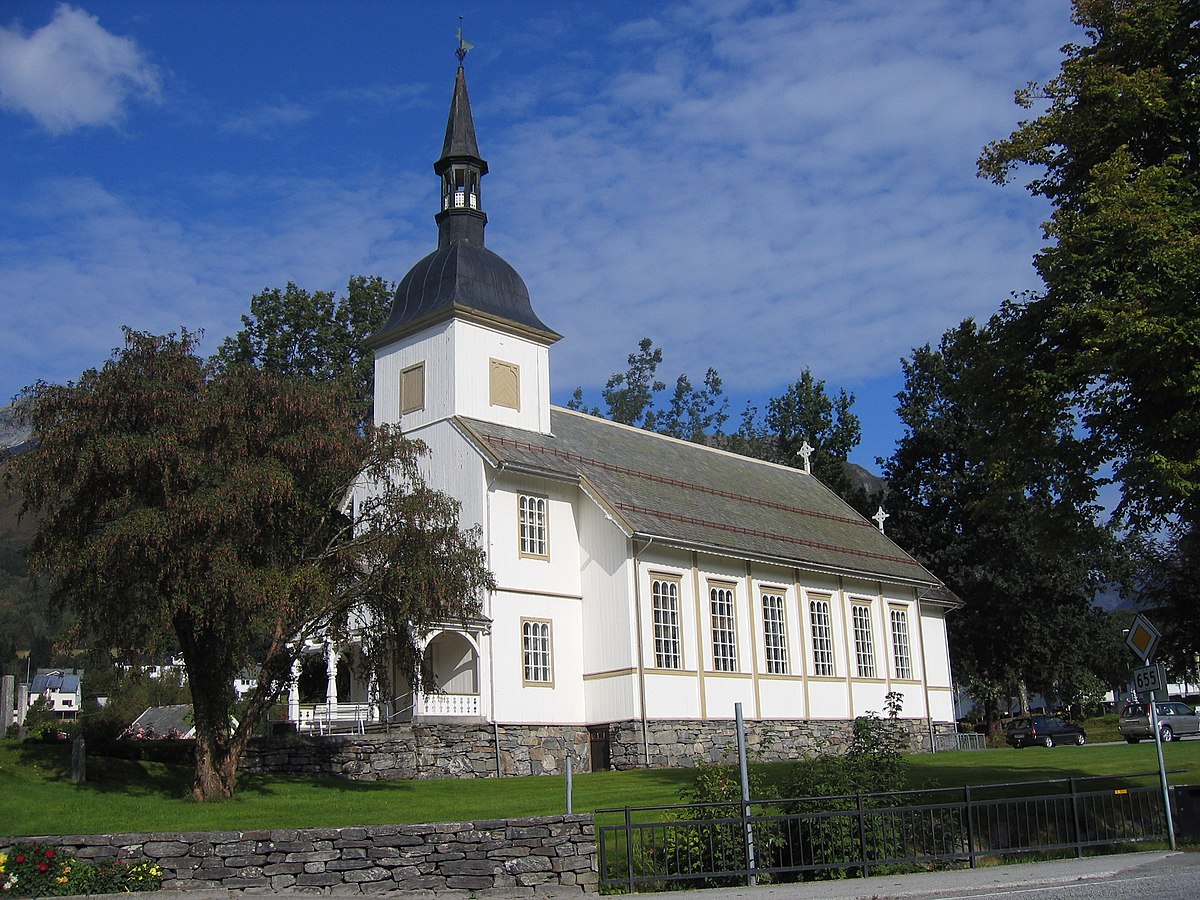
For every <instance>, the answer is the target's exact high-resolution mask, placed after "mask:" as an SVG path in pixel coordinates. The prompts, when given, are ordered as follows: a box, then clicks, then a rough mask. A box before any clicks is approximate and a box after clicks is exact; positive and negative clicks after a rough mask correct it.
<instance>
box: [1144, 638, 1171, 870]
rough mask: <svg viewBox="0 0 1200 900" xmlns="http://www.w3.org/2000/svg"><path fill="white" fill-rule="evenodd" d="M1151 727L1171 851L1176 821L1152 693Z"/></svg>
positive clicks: (1156, 709)
mask: <svg viewBox="0 0 1200 900" xmlns="http://www.w3.org/2000/svg"><path fill="white" fill-rule="evenodd" d="M1146 665H1150V661H1149V660H1146ZM1150 727H1151V728H1152V729H1153V731H1154V749H1155V750H1156V751H1157V752H1158V780H1159V783H1160V784H1161V785H1162V795H1163V808H1164V809H1166V811H1167V837H1168V838H1169V839H1170V841H1171V850H1173V851H1174V850H1176V849H1177V848H1176V846H1175V821H1174V818H1173V817H1172V815H1171V789H1170V787H1169V786H1168V785H1167V762H1166V759H1165V758H1164V757H1163V748H1162V732H1160V731H1159V730H1158V701H1157V700H1156V699H1155V697H1154V692H1153V691H1151V692H1150Z"/></svg>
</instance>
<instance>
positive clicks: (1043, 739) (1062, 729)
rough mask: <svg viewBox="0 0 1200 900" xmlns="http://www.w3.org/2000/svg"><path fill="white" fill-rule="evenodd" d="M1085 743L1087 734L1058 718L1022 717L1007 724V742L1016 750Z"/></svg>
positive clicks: (1076, 726)
mask: <svg viewBox="0 0 1200 900" xmlns="http://www.w3.org/2000/svg"><path fill="white" fill-rule="evenodd" d="M1086 741H1087V732H1085V731H1084V730H1083V729H1082V728H1080V727H1079V726H1078V725H1072V724H1071V723H1070V722H1065V721H1063V720H1062V719H1060V718H1059V717H1058V716H1023V717H1022V718H1020V719H1013V720H1012V721H1011V722H1009V723H1008V742H1009V743H1010V744H1012V745H1013V746H1014V747H1016V748H1017V749H1018V750H1020V749H1021V748H1022V747H1029V746H1032V745H1033V744H1041V745H1042V746H1043V747H1053V746H1054V745H1055V744H1065V743H1070V744H1083V743H1085V742H1086Z"/></svg>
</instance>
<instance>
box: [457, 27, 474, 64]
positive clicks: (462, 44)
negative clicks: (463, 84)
mask: <svg viewBox="0 0 1200 900" xmlns="http://www.w3.org/2000/svg"><path fill="white" fill-rule="evenodd" d="M462 23H463V17H462V16H459V17H458V49H457V50H455V51H454V55H455V56H457V57H458V64H459V65H460V66H461V65H462V64H463V60H464V59H466V58H467V53H468V52H469V51H471V50H474V49H475V45H474V44H472V43H471V42H469V41H464V40H463V36H462Z"/></svg>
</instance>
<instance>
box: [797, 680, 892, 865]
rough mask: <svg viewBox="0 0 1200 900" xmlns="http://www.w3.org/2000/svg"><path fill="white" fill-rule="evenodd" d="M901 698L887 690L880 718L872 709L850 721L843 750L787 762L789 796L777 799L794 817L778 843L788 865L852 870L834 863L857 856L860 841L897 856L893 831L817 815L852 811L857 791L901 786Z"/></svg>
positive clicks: (866, 801)
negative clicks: (850, 730) (863, 828)
mask: <svg viewBox="0 0 1200 900" xmlns="http://www.w3.org/2000/svg"><path fill="white" fill-rule="evenodd" d="M902 702H903V695H901V694H899V693H896V692H894V691H893V692H891V693H889V694H888V695H887V699H886V703H887V712H888V717H887V718H886V719H881V718H880V717H879V714H878V713H875V712H868V713H866V714H865V715H862V716H859V717H858V718H857V719H855V720H854V726H853V735H852V737H851V740H850V746H849V748H848V749H847V751H846V753H845V754H843V755H838V754H835V753H822V754H819V755H817V756H815V757H812V758H810V759H802V760H798V761H797V762H795V763H794V764H793V765H792V767H791V771H790V772H789V773H788V774H787V775H786V776H785V777H784V779H783V781H782V788H783V792H784V796H785V797H787V798H791V799H788V800H786V801H785V802H784V803H783V810H784V812H785V813H788V814H789V815H790V816H798V817H796V818H792V819H789V824H788V830H787V831H788V833H787V835H786V837H785V839H784V840H782V841H781V845H782V846H783V847H784V850H785V852H786V854H787V856H786V858H787V860H788V861H789V865H807V866H814V867H816V866H825V867H827V868H825V869H822V870H821V871H820V872H818V873H817V874H816V876H815V877H819V878H831V877H832V878H838V877H842V876H844V875H847V874H852V873H853V872H854V871H855V869H854V867H851V866H849V865H846V866H841V865H839V863H842V862H844V861H847V860H854V859H858V858H859V856H860V854H861V851H862V847H863V845H864V843H865V844H866V846H867V852H868V854H869V855H870V856H873V857H875V858H888V857H891V856H896V855H898V853H896V852H893V848H892V846H891V844H892V843H895V842H897V841H898V840H900V839H901V836H900V835H899V834H897V833H894V832H889V833H886V834H885V833H882V832H880V833H876V832H874V831H872V832H869V833H867V834H865V835H860V834H859V832H858V825H857V823H856V821H855V820H853V819H851V818H849V817H844V816H822V815H821V814H822V813H831V812H839V811H846V810H852V809H856V808H857V806H858V803H859V799H858V796H857V795H861V794H887V793H891V792H894V791H903V790H905V789H907V787H908V770H907V763H906V762H905V760H904V755H903V751H904V748H905V736H904V730H903V725H902V723H901V722H900V710H901V704H902ZM862 802H863V805H864V806H881V805H885V804H886V803H887V799H886V798H879V797H864V798H862ZM809 814H811V816H812V817H811V818H808V817H807V815H809Z"/></svg>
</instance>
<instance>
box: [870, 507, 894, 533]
mask: <svg viewBox="0 0 1200 900" xmlns="http://www.w3.org/2000/svg"><path fill="white" fill-rule="evenodd" d="M871 518H872V519H873V520H874V521H875V524H876V525H878V526H879V533H880V534H883V523H884V522H886V521H887V520H888V519H890V518H891V516H889V515H888V514H887V513H886V512H884V511H883V504H882V503H881V504H879V510H878V511H877V512H876V513H875V515H873V516H871Z"/></svg>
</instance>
